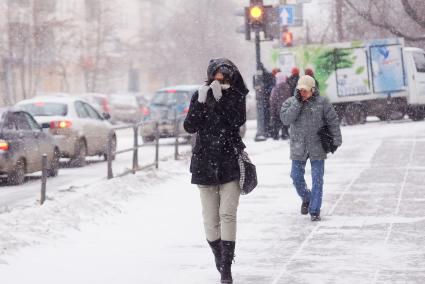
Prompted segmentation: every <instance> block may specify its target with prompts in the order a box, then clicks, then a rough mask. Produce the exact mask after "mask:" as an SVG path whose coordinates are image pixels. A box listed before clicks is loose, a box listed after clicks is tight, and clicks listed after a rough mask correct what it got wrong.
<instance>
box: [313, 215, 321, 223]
mask: <svg viewBox="0 0 425 284" xmlns="http://www.w3.org/2000/svg"><path fill="white" fill-rule="evenodd" d="M321 220H322V218H320V215H316V214H312V215H311V221H312V222H318V221H321Z"/></svg>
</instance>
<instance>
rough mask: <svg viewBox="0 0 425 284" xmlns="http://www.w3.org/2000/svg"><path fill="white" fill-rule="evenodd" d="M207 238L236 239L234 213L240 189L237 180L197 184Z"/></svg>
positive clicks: (210, 239)
mask: <svg viewBox="0 0 425 284" xmlns="http://www.w3.org/2000/svg"><path fill="white" fill-rule="evenodd" d="M198 187H199V192H200V195H201V203H202V216H203V218H204V227H205V234H206V236H207V240H208V241H210V242H213V241H215V240H218V239H220V238H221V239H222V240H223V241H233V242H234V241H235V240H236V215H237V210H238V205H239V196H240V194H241V190H240V187H239V182H238V181H232V182H229V183H225V184H220V185H198Z"/></svg>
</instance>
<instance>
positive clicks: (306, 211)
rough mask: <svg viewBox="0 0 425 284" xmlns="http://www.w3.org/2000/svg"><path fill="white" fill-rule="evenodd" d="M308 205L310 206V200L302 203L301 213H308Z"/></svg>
mask: <svg viewBox="0 0 425 284" xmlns="http://www.w3.org/2000/svg"><path fill="white" fill-rule="evenodd" d="M308 206H310V201H307V202H303V203H302V204H301V214H302V215H307V214H308Z"/></svg>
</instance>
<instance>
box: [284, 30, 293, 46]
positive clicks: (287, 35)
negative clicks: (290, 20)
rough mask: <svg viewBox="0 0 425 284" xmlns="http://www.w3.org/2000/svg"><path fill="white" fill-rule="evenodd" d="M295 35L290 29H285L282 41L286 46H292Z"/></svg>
mask: <svg viewBox="0 0 425 284" xmlns="http://www.w3.org/2000/svg"><path fill="white" fill-rule="evenodd" d="M293 38H294V37H293V35H292V33H291V32H290V31H284V32H283V33H282V43H283V45H284V46H286V47H290V46H292V41H293Z"/></svg>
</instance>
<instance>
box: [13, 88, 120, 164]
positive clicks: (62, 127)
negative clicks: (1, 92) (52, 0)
mask: <svg viewBox="0 0 425 284" xmlns="http://www.w3.org/2000/svg"><path fill="white" fill-rule="evenodd" d="M17 106H18V107H20V108H22V109H23V110H26V111H28V112H29V113H31V114H32V115H33V116H34V118H35V119H36V120H37V122H38V123H39V124H41V125H42V126H43V127H46V128H49V132H50V133H51V134H53V135H54V137H55V138H56V140H57V145H58V146H59V149H60V152H61V155H62V157H65V158H70V159H71V164H72V165H74V166H84V165H85V163H86V156H95V155H99V156H102V155H103V156H104V157H105V159H107V145H108V135H109V133H111V139H112V141H111V143H112V144H111V145H112V151H113V152H114V151H115V149H116V145H117V140H116V135H115V132H114V131H113V129H112V124H111V123H110V122H109V121H108V118H109V116H108V115H105V116H102V115H100V114H99V112H97V111H96V109H95V108H94V107H93V106H91V105H90V104H89V103H87V102H85V101H83V100H81V99H79V98H76V97H70V96H55V97H53V96H49V97H35V98H33V99H30V100H24V101H21V102H19V103H18V104H17ZM112 158H114V157H112Z"/></svg>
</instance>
